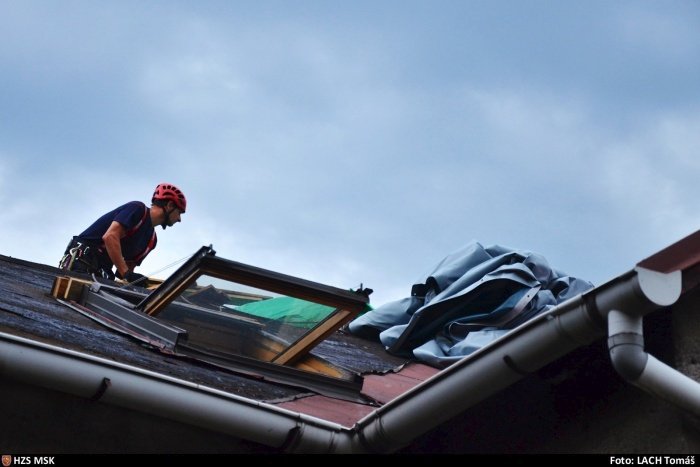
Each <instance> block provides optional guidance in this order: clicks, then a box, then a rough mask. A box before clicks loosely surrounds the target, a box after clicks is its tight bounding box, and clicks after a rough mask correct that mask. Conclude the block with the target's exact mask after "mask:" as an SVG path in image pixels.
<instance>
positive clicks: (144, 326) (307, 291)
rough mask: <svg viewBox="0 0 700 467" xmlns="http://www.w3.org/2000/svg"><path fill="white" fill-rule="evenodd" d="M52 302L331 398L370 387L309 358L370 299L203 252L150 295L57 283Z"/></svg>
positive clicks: (182, 351) (176, 349)
mask: <svg viewBox="0 0 700 467" xmlns="http://www.w3.org/2000/svg"><path fill="white" fill-rule="evenodd" d="M251 288H253V289H254V291H253V293H251ZM202 290H206V291H207V292H206V295H204V294H203V292H202ZM52 295H54V296H55V297H56V298H57V299H59V300H65V301H62V303H64V304H66V305H68V306H70V307H72V308H74V309H75V310H77V311H79V312H81V313H83V314H85V315H86V316H89V317H91V318H93V319H96V320H97V321H99V322H100V323H102V324H105V325H109V326H110V327H112V328H113V329H115V330H119V331H121V332H126V333H129V334H131V335H132V336H133V337H136V338H139V339H141V340H142V341H144V342H146V343H149V344H151V345H155V346H156V347H158V348H160V349H161V350H162V351H166V352H170V353H177V354H178V355H184V356H187V357H190V358H193V359H197V360H201V361H204V362H207V363H210V364H213V365H217V366H220V367H223V368H228V369H232V370H234V371H238V372H241V373H250V374H254V375H258V376H261V377H263V378H265V379H268V380H271V381H276V382H280V383H283V384H296V385H300V386H302V387H305V388H308V389H310V390H313V391H317V392H320V393H324V394H327V395H335V396H339V397H345V398H353V397H355V396H356V395H357V394H359V390H360V389H361V386H362V378H361V376H360V375H359V374H358V373H356V372H352V371H349V370H347V369H345V368H343V367H342V366H339V365H336V364H334V363H332V362H330V361H327V360H325V359H323V358H320V357H317V356H315V355H312V354H310V353H309V352H310V350H311V349H313V348H314V347H315V346H316V345H317V344H318V343H319V342H321V341H323V340H324V339H325V338H326V337H328V336H329V335H330V334H332V333H333V332H335V331H336V330H338V329H339V328H340V327H341V326H342V325H344V324H346V323H347V322H348V321H350V320H351V319H353V318H354V317H355V316H357V315H358V313H360V312H361V311H363V310H365V309H366V308H367V307H368V301H369V299H368V296H367V294H366V293H363V291H362V290H361V291H357V292H351V291H346V290H342V289H337V288H334V287H331V286H327V285H324V284H319V283H315V282H311V281H308V280H304V279H300V278H296V277H292V276H288V275H284V274H281V273H277V272H274V271H268V270H264V269H261V268H256V267H253V266H249V265H244V264H241V263H237V262H233V261H229V260H226V259H223V258H219V257H216V256H215V252H214V251H213V249H212V248H211V247H202V248H201V249H200V250H199V251H197V252H196V253H195V254H194V255H193V256H192V257H191V258H190V259H189V260H188V261H187V262H186V263H185V264H184V265H182V266H181V267H180V268H179V269H178V270H177V271H175V272H174V273H173V274H172V275H171V276H170V277H169V278H168V279H166V280H165V281H164V282H163V283H162V284H161V285H160V286H159V287H158V288H157V289H155V290H153V291H151V292H150V293H148V294H145V293H143V290H142V289H141V293H139V291H137V290H126V289H124V288H123V287H115V286H112V285H104V284H100V283H97V282H94V283H90V282H85V281H80V280H76V279H75V278H70V277H57V278H56V280H55V282H54V285H53V288H52ZM229 296H233V297H235V299H236V302H232V301H229V299H228V297H229ZM246 297H250V299H249V300H247V301H246V300H245V298H246Z"/></svg>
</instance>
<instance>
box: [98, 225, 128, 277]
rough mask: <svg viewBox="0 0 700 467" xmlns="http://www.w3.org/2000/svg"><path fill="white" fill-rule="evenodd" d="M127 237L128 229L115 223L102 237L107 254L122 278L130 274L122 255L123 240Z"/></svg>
mask: <svg viewBox="0 0 700 467" xmlns="http://www.w3.org/2000/svg"><path fill="white" fill-rule="evenodd" d="M125 236H126V229H125V228H124V226H123V225H121V224H120V223H119V222H117V221H114V222H112V224H111V225H110V226H109V228H108V229H107V232H105V234H104V235H103V236H102V241H104V243H105V248H107V254H108V255H109V259H111V260H112V263H114V265H115V266H116V268H117V272H118V273H119V275H120V276H121V277H125V276H126V273H127V272H129V266H128V265H127V264H126V261H125V260H124V256H123V255H122V245H121V239H122V238H124V237H125Z"/></svg>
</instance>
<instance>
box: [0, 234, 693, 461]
mask: <svg viewBox="0 0 700 467" xmlns="http://www.w3.org/2000/svg"><path fill="white" fill-rule="evenodd" d="M698 248H700V245H698ZM697 253H698V252H697V251H696V249H695V248H694V247H693V248H691V249H690V250H689V251H687V254H686V255H685V256H682V257H680V258H679V257H678V256H676V255H678V250H677V249H675V248H671V249H667V250H662V251H660V252H659V253H657V254H655V255H652V256H651V257H650V258H654V260H653V262H652V263H653V264H663V271H658V270H655V269H652V268H649V267H645V266H648V265H649V264H650V263H649V262H640V264H638V265H637V266H635V267H634V268H633V269H631V270H629V271H627V272H624V273H623V274H621V275H620V276H618V277H615V278H613V279H611V280H610V281H608V282H606V283H604V284H602V285H600V286H597V287H595V288H594V289H591V290H589V291H587V292H585V293H583V294H581V295H579V296H576V297H574V298H572V299H570V300H568V301H566V302H564V303H562V304H560V305H558V306H556V307H555V308H553V309H552V310H550V311H548V312H547V313H544V314H542V315H539V316H537V317H535V318H533V319H531V320H530V321H528V322H525V323H523V324H522V325H520V326H518V327H517V328H515V329H513V330H512V331H509V332H508V333H507V334H505V335H504V336H503V337H501V338H499V339H498V340H496V341H494V342H492V343H491V344H489V345H487V346H485V347H483V348H481V349H479V350H477V351H476V352H474V353H472V354H470V355H469V356H467V357H465V358H463V359H461V360H459V361H458V362H456V363H454V364H452V365H451V366H449V367H447V368H445V369H442V370H438V369H436V368H431V367H429V366H426V365H423V364H420V363H417V362H414V361H409V360H406V359H402V358H397V357H395V356H392V355H390V354H388V353H387V352H386V351H385V350H384V349H383V348H382V347H381V345H379V344H378V343H376V342H374V341H370V340H364V339H361V338H359V337H356V336H350V335H347V334H344V333H342V332H336V333H335V334H333V335H332V336H330V338H328V339H327V340H326V341H324V342H322V343H321V344H320V345H319V346H318V347H316V348H315V349H314V351H313V352H314V353H317V354H318V355H319V356H321V357H323V358H326V359H328V360H330V361H331V362H333V363H335V364H338V365H340V366H344V367H345V368H349V369H351V370H353V371H357V372H358V373H360V374H362V375H363V385H362V389H361V392H360V397H359V398H358V400H353V401H348V400H341V399H336V398H333V397H329V396H327V395H320V394H318V393H314V392H313V391H309V390H308V389H306V388H302V387H299V386H296V385H290V384H281V383H279V382H274V381H270V380H267V379H265V378H263V377H261V376H260V375H255V374H254V373H251V372H247V373H245V374H243V373H242V372H236V371H232V370H226V369H222V368H219V367H216V366H211V365H207V364H205V363H202V362H198V361H193V360H191V359H188V358H180V357H178V356H175V355H172V354H168V353H167V352H166V353H164V352H162V351H161V349H156V348H154V347H153V346H148V345H144V343H143V342H141V341H137V340H135V339H133V338H132V337H130V336H128V335H123V334H120V333H118V332H115V331H114V330H112V329H109V328H106V327H104V326H102V325H100V324H98V323H96V322H94V321H93V320H91V319H89V318H87V317H85V316H83V315H81V314H80V313H77V312H76V311H75V310H73V309H71V308H69V307H66V306H64V305H62V304H61V303H59V302H57V301H56V300H55V299H53V298H52V297H51V296H50V295H49V290H50V289H51V284H52V281H53V279H54V277H55V276H56V275H57V274H58V273H59V271H58V270H57V269H56V268H53V267H50V266H45V265H40V264H36V263H30V262H27V261H23V260H18V259H13V258H8V257H4V256H0V368H3V371H4V375H5V376H10V377H14V378H18V379H22V380H26V381H29V382H30V383H31V384H41V385H43V386H45V387H50V388H52V389H55V390H58V391H65V392H70V393H74V394H77V395H80V396H81V397H88V398H92V399H96V400H100V401H104V402H105V403H107V404H115V405H117V406H125V407H129V408H133V409H136V410H142V411H145V412H151V413H157V414H158V415H161V416H163V417H167V418H170V419H172V420H176V421H180V422H182V423H191V424H193V425H197V426H202V427H206V428H209V429H214V430H217V431H219V432H221V433H226V434H229V435H232V436H236V437H239V438H242V439H246V440H252V441H256V442H259V443H261V444H264V445H268V446H271V447H272V448H274V449H280V450H285V451H292V452H375V451H377V452H393V451H395V450H397V449H400V448H401V447H403V446H406V445H407V443H409V442H410V441H411V440H413V439H415V438H416V437H417V436H419V435H421V434H423V433H426V432H427V431H428V430H431V429H432V428H434V427H436V426H438V425H440V424H441V423H443V422H445V421H446V420H449V419H450V418H452V417H454V416H455V415H456V414H458V413H460V412H462V411H464V410H466V409H468V408H470V407H473V406H476V405H478V404H480V403H481V402H483V401H484V400H486V399H487V398H489V397H490V396H492V395H494V394H497V393H498V392H499V391H502V390H504V389H505V388H508V387H510V386H512V385H514V383H516V382H518V381H520V380H521V379H523V378H524V377H525V376H527V375H530V374H533V373H534V372H536V371H538V370H539V369H542V368H544V367H545V366H546V365H548V364H550V363H552V362H556V361H558V360H560V359H562V357H564V356H567V355H568V354H570V353H572V352H573V351H574V350H576V349H579V348H582V347H584V346H587V345H589V344H591V343H594V342H599V341H601V340H603V339H604V338H605V337H606V335H608V342H609V347H610V354H611V360H612V366H613V367H614V368H615V370H616V371H617V373H618V374H620V375H621V376H622V377H623V378H624V379H625V380H627V381H628V382H630V383H631V384H633V385H635V386H638V387H640V388H642V389H644V390H646V391H648V392H649V393H651V394H654V397H661V398H663V399H664V400H667V401H670V402H671V403H673V404H674V405H676V406H677V407H679V408H680V409H682V410H683V411H686V412H688V413H690V414H694V415H696V416H697V415H700V400H698V394H700V384H698V383H697V382H695V381H693V380H692V379H690V378H688V377H686V376H685V375H683V374H681V373H680V372H678V371H677V370H675V369H673V368H671V367H669V366H668V365H666V364H664V363H663V362H660V361H659V360H657V359H655V358H654V356H653V355H650V354H647V353H646V352H645V351H644V336H643V335H642V334H641V323H642V320H643V318H644V317H645V316H646V315H648V314H649V313H652V312H654V311H656V310H663V309H665V308H666V307H669V306H671V305H673V304H674V303H675V302H676V301H678V300H679V298H680V297H684V296H691V297H692V299H693V300H696V301H697V300H700V298H698V294H696V293H695V291H696V290H697V287H696V285H697V282H692V283H691V282H689V280H688V279H689V278H696V277H697V269H698V267H700V266H699V263H698V260H696V259H693V260H688V258H700V255H697ZM693 284H694V285H693ZM691 285H692V287H693V292H694V293H693V294H690V293H688V292H689V291H690V288H689V287H690V286H691Z"/></svg>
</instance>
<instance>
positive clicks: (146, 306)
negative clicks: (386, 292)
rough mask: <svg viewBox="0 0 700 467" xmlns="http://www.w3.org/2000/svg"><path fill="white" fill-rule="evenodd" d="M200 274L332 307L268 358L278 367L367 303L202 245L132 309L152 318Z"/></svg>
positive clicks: (359, 296)
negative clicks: (249, 263) (250, 263)
mask: <svg viewBox="0 0 700 467" xmlns="http://www.w3.org/2000/svg"><path fill="white" fill-rule="evenodd" d="M204 275H206V276H211V277H214V278H217V279H222V280H226V281H231V282H235V283H238V284H242V285H247V286H251V287H255V288H258V289H263V290H266V291H270V292H275V293H279V294H283V295H286V296H289V297H294V298H298V299H302V300H306V301H309V302H314V303H318V304H321V305H326V306H330V307H333V308H334V311H333V312H332V313H330V315H329V316H327V317H326V318H325V319H323V320H321V321H320V322H318V323H316V325H315V326H314V327H312V328H311V329H309V330H308V331H307V332H305V333H304V334H303V335H301V336H300V337H299V338H298V339H297V340H296V341H295V342H293V343H292V344H291V345H290V346H288V347H287V348H286V349H285V350H283V351H282V352H281V353H280V354H278V355H277V356H275V357H274V358H273V359H272V363H277V364H280V365H292V364H294V363H296V362H297V361H298V360H299V359H301V358H302V357H304V356H305V355H307V354H308V352H309V351H310V350H311V349H312V348H314V347H315V346H316V345H317V344H318V343H319V342H321V341H322V340H324V339H325V338H326V337H328V336H329V335H330V334H332V333H333V332H335V331H336V330H337V329H339V328H340V327H342V326H343V325H345V324H346V323H348V322H349V321H351V320H352V319H353V318H354V317H356V316H357V315H358V314H359V313H360V312H362V311H364V310H365V309H366V308H367V305H368V302H369V298H368V296H367V295H366V294H364V293H363V291H362V290H359V291H356V292H352V291H349V290H343V289H339V288H336V287H332V286H329V285H325V284H320V283H317V282H313V281H309V280H306V279H301V278H298V277H294V276H290V275H286V274H282V273H279V272H275V271H270V270H267V269H263V268H259V267H255V266H250V265H247V264H243V263H239V262H236V261H231V260H228V259H225V258H220V257H218V256H216V252H215V251H214V250H213V248H212V247H211V246H208V247H207V246H203V247H201V248H200V249H199V250H198V251H197V252H196V253H195V254H194V255H192V257H190V259H189V260H187V261H186V262H185V263H184V264H183V265H182V266H181V267H180V268H179V269H178V270H177V271H175V272H174V273H173V274H172V275H171V276H170V277H168V278H167V279H166V280H165V281H163V283H162V284H161V285H160V286H159V287H158V288H157V289H155V290H154V291H153V292H151V293H150V294H149V295H148V296H147V297H145V298H144V299H143V300H142V301H141V302H140V303H138V304H137V305H136V306H135V307H134V309H135V310H137V311H141V312H143V313H146V314H147V315H150V316H154V317H156V316H158V314H159V313H161V312H162V311H163V310H164V309H165V308H166V307H167V306H168V305H169V304H170V303H172V302H173V301H174V300H175V299H177V297H179V296H180V295H181V294H182V293H183V292H184V291H185V290H186V289H187V288H188V287H189V286H190V285H192V284H194V283H195V282H196V281H197V279H198V278H199V277H200V276H204Z"/></svg>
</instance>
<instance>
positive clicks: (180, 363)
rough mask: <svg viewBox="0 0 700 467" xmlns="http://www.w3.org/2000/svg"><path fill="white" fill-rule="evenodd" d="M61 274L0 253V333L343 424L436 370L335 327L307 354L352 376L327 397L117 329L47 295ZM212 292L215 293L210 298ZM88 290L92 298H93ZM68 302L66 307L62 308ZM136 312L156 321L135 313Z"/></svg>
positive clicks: (140, 294) (298, 383) (136, 296)
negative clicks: (355, 381) (355, 383)
mask: <svg viewBox="0 0 700 467" xmlns="http://www.w3.org/2000/svg"><path fill="white" fill-rule="evenodd" d="M62 274H64V272H63V271H61V270H59V269H57V268H53V267H50V266H46V265H41V264H36V263H31V262H28V261H23V260H20V259H15V258H10V257H6V256H2V255H0V332H2V333H8V334H11V335H13V336H18V337H20V338H26V339H31V340H32V341H37V342H39V343H42V344H46V345H50V346H57V347H60V348H64V349H68V350H72V351H77V352H81V353H82V352H84V353H87V354H89V355H92V356H95V357H98V358H106V359H108V360H112V361H115V362H119V363H122V364H126V365H134V366H137V367H140V368H144V369H147V370H151V371H156V372H158V373H161V374H163V375H165V376H167V377H173V378H179V379H182V380H185V381H190V382H192V383H195V384H198V385H202V386H206V387H211V388H214V389H216V390H221V391H224V392H227V393H231V394H235V395H237V396H241V397H245V398H249V399H252V400H257V401H261V402H266V403H271V404H275V405H279V406H280V407H285V408H289V409H290V410H296V411H299V412H300V413H306V414H307V415H312V416H318V417H319V418H321V419H325V420H329V421H332V422H334V423H339V424H342V425H345V426H352V424H353V423H355V422H356V421H358V420H359V419H360V418H361V417H362V416H364V415H366V414H367V413H369V412H371V411H372V410H374V409H376V407H378V406H380V405H382V404H383V403H384V402H383V401H387V400H390V399H391V398H392V397H394V396H395V395H396V394H399V393H401V392H403V391H405V390H408V389H410V388H412V387H414V386H416V385H418V384H420V383H421V382H422V381H423V379H425V378H427V377H428V376H429V375H431V374H433V373H436V372H438V370H436V369H433V368H429V367H426V366H424V365H418V364H415V363H410V360H409V359H406V358H404V357H396V356H392V355H391V354H388V353H387V352H386V351H385V349H384V348H383V347H382V346H381V344H379V343H378V342H374V341H370V340H366V339H362V338H359V337H356V336H352V335H349V334H347V333H345V332H342V331H336V332H334V333H333V334H331V335H330V336H329V337H328V338H326V339H324V340H322V341H321V342H319V343H318V344H317V345H316V347H315V348H314V349H313V351H312V352H311V353H310V357H311V358H312V359H318V360H319V361H325V362H327V363H328V364H330V365H332V366H335V367H339V368H343V369H344V370H345V371H347V372H349V373H351V374H354V375H358V376H360V385H359V387H357V388H355V389H354V390H353V394H352V396H348V395H347V394H345V395H342V394H340V395H339V394H334V393H333V391H325V390H323V388H318V387H315V386H314V385H313V384H310V385H305V384H303V379H302V380H294V379H290V380H286V381H284V380H283V379H282V378H275V377H271V376H269V375H266V374H265V373H264V372H259V371H258V369H256V368H255V367H254V366H253V367H248V368H247V369H246V368H235V367H234V366H232V365H220V364H217V363H218V362H216V361H207V359H206V358H195V356H193V355H189V354H187V352H184V351H181V350H182V349H179V350H177V351H176V349H175V347H172V348H169V347H168V346H167V345H164V344H163V343H162V342H159V341H158V340H156V339H154V338H153V336H150V337H149V336H147V335H146V334H145V333H140V334H139V333H138V332H136V331H134V330H133V329H128V328H127V327H121V326H119V323H118V320H117V319H116V318H114V317H112V318H111V319H107V318H105V316H107V317H108V318H109V316H108V315H105V314H103V315H102V316H101V317H100V315H98V314H97V313H95V311H94V310H90V308H87V307H84V306H82V305H80V304H79V303H78V301H75V300H72V301H71V300H64V299H62V300H61V301H57V300H56V299H55V298H53V297H52V296H51V290H52V288H53V287H54V286H55V282H56V278H57V277H60V275H62ZM71 277H72V278H73V279H74V280H76V281H77V282H80V281H82V282H83V283H90V282H91V279H92V278H91V277H88V276H85V275H80V274H72V275H71ZM88 288H89V287H88ZM95 288H96V289H97V290H98V291H99V289H100V288H102V289H103V290H102V292H105V291H106V290H110V289H111V290H112V291H114V290H115V289H116V287H114V283H112V284H111V285H109V284H101V283H97V287H95ZM203 289H204V290H207V292H206V294H207V296H208V298H207V301H208V302H210V303H211V302H213V300H211V298H212V296H211V295H210V292H212V288H211V287H206V286H205V287H203ZM215 290H216V289H214V291H215ZM146 292H147V291H144V290H137V289H136V288H134V289H133V290H129V289H128V288H122V289H121V290H120V291H119V293H118V296H120V297H124V296H129V295H131V297H132V298H131V299H130V300H131V301H130V302H129V301H128V300H127V302H128V303H132V302H138V301H139V300H142V299H143V298H144V296H145V294H146ZM219 294H220V293H219V292H216V291H215V295H214V296H219ZM92 295H93V298H94V297H95V296H96V295H97V296H99V294H92ZM235 295H236V297H237V299H240V298H241V297H243V299H244V300H250V299H251V298H253V299H260V297H259V296H257V295H255V294H250V293H243V294H235ZM74 298H76V297H74ZM103 300H104V299H103ZM62 302H64V303H62ZM68 303H70V305H71V306H66V304H68ZM78 311H80V312H78ZM166 315H167V313H166ZM141 316H142V317H143V318H146V319H151V320H155V319H156V318H153V317H149V316H147V315H144V314H142V313H141ZM160 321H161V323H160V325H161V326H164V327H171V328H174V329H177V324H176V323H172V322H171V323H168V322H166V321H165V320H160ZM185 342H186V340H185ZM276 366H278V367H279V366H280V365H276ZM416 366H418V367H423V368H424V370H423V375H424V376H425V378H418V377H416V376H415V375H411V376H406V374H411V373H410V372H411V371H415V369H414V370H412V369H413V368H414V367H416ZM407 372H408V373H407ZM380 379H383V383H381V384H378V383H377V381H378V380H380ZM343 399H345V400H343ZM341 407H342V408H341Z"/></svg>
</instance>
